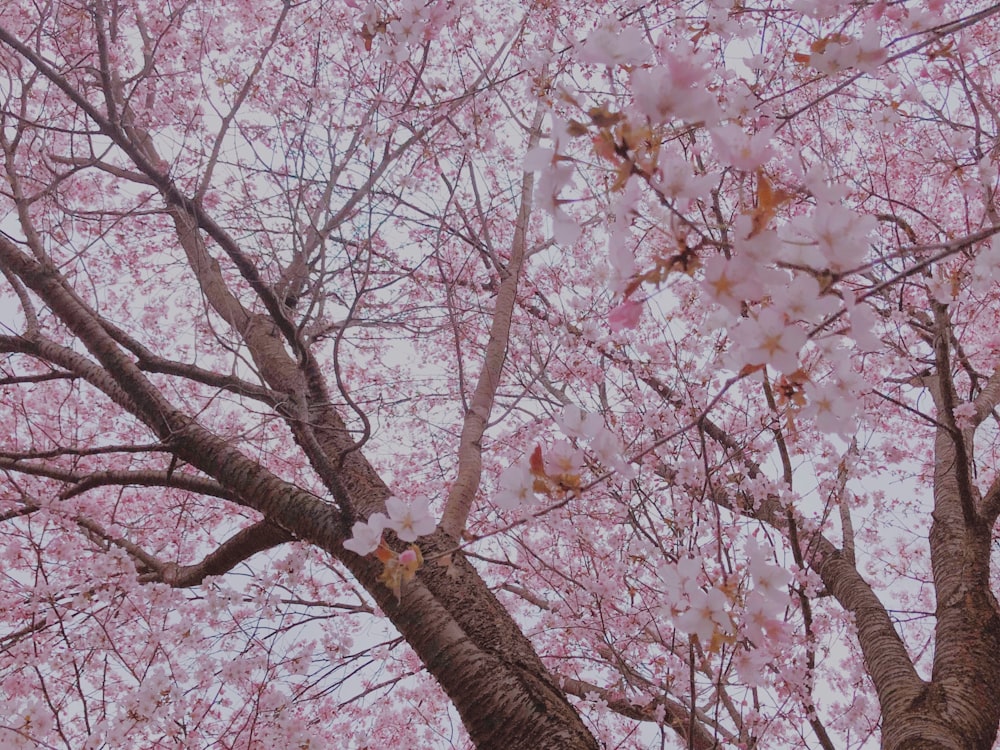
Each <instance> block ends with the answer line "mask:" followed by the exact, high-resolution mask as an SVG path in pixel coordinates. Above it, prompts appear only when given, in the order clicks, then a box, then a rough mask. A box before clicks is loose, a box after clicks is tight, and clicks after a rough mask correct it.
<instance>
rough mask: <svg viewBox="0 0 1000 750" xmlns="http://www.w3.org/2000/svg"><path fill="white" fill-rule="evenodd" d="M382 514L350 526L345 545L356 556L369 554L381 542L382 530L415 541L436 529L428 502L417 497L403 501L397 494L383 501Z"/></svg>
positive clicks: (374, 514) (375, 514)
mask: <svg viewBox="0 0 1000 750" xmlns="http://www.w3.org/2000/svg"><path fill="white" fill-rule="evenodd" d="M385 509H386V510H387V511H389V515H388V516H386V515H385V513H372V514H371V515H370V516H369V517H368V520H367V521H358V522H357V523H355V524H354V526H353V528H352V529H351V532H352V533H351V538H350V539H348V540H347V541H346V542H344V547H345V548H347V549H349V550H350V551H351V552H354V553H356V554H358V555H362V556H363V555H370V554H371V553H372V552H375V551H376V550H377V549H378V548H379V546H380V545H381V544H382V532H383V531H385V530H386V529H388V530H389V531H392V532H394V533H395V534H396V536H397V537H399V539H400V541H403V542H415V541H417V539H419V538H420V537H422V536H424V535H425V534H430V533H431V532H432V531H434V529H435V528H437V521H436V520H435V519H434V516H433V515H432V514H431V508H430V501H429V500H428V499H427V498H418V499H417V500H415V501H414V502H412V503H409V504H407V503H404V502H403V501H402V500H400V499H399V498H398V497H390V498H389V499H388V500H386V501H385Z"/></svg>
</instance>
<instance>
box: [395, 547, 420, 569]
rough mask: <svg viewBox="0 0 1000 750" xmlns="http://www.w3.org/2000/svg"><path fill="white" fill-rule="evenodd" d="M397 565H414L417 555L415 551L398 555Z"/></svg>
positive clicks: (407, 551)
mask: <svg viewBox="0 0 1000 750" xmlns="http://www.w3.org/2000/svg"><path fill="white" fill-rule="evenodd" d="M399 564H400V565H416V564H417V553H416V551H415V550H412V549H407V550H403V551H402V552H400V553H399Z"/></svg>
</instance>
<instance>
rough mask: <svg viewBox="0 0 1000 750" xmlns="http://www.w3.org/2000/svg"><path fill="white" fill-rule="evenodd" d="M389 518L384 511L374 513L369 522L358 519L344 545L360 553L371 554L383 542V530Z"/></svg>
mask: <svg viewBox="0 0 1000 750" xmlns="http://www.w3.org/2000/svg"><path fill="white" fill-rule="evenodd" d="M388 522H389V519H388V518H386V517H385V514H384V513H372V515H371V518H369V519H368V522H367V523H365V522H364V521H358V522H357V523H356V524H354V527H353V528H352V529H351V532H352V534H351V538H350V539H348V540H347V541H346V542H344V547H345V548H346V549H349V550H350V551H351V552H354V553H355V554H358V555H362V556H364V555H370V554H371V553H372V552H374V551H375V550H377V549H378V546H379V544H381V543H382V530H383V529H385V527H386V524H387V523H388Z"/></svg>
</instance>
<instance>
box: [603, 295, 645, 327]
mask: <svg viewBox="0 0 1000 750" xmlns="http://www.w3.org/2000/svg"><path fill="white" fill-rule="evenodd" d="M640 317H642V304H641V303H639V302H636V301H635V300H631V299H627V300H625V301H624V302H622V303H621V304H620V305H618V307H615V308H613V309H612V310H611V312H609V313H608V325H609V326H611V331H612V332H613V333H614V332H617V331H620V330H622V329H623V328H635V327H636V326H637V325H639V318H640Z"/></svg>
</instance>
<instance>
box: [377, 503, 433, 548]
mask: <svg viewBox="0 0 1000 750" xmlns="http://www.w3.org/2000/svg"><path fill="white" fill-rule="evenodd" d="M385 506H386V508H387V509H388V510H389V523H388V526H389V528H391V529H392V530H393V531H395V532H396V536H398V537H399V538H400V539H401V540H403V541H404V542H415V541H417V538H418V537H422V536H424V535H425V534H430V533H431V532H432V531H434V529H436V528H437V521H435V520H434V516H433V515H431V509H430V502H429V501H428V500H427V498H425V497H422V498H418V499H417V500H416V501H414V502H413V503H411V504H409V505H407V504H406V503H404V502H403V501H402V500H400V499H399V498H398V497H390V498H389V499H388V500H386V501H385Z"/></svg>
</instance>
